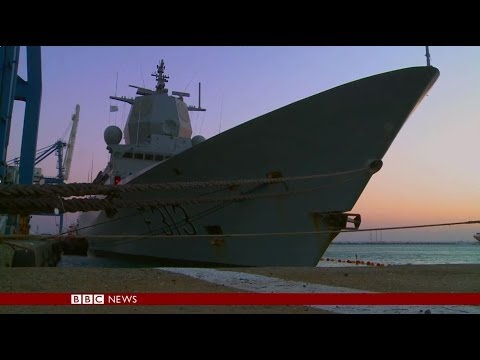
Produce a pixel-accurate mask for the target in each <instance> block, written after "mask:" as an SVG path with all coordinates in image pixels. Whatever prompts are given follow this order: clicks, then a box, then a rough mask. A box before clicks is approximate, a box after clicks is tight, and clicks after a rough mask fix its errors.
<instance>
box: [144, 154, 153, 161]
mask: <svg viewBox="0 0 480 360" xmlns="http://www.w3.org/2000/svg"><path fill="white" fill-rule="evenodd" d="M145 160H153V154H145Z"/></svg>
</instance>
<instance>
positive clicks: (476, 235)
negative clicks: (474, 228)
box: [473, 232, 480, 241]
mask: <svg viewBox="0 0 480 360" xmlns="http://www.w3.org/2000/svg"><path fill="white" fill-rule="evenodd" d="M473 237H474V238H475V239H476V240H478V241H480V232H478V233H476V234H475V235H473Z"/></svg>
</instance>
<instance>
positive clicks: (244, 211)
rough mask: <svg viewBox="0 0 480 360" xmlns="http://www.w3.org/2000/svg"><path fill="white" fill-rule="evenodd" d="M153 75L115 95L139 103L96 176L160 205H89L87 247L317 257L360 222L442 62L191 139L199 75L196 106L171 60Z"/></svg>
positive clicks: (158, 255)
mask: <svg viewBox="0 0 480 360" xmlns="http://www.w3.org/2000/svg"><path fill="white" fill-rule="evenodd" d="M152 75H153V76H155V79H156V87H155V89H153V90H152V89H148V88H144V87H138V86H132V85H130V86H131V87H133V88H136V90H137V91H136V96H135V97H134V98H128V97H123V96H122V97H117V96H111V98H112V99H115V100H118V101H122V102H126V103H128V104H130V105H131V108H130V112H129V115H128V119H127V122H126V125H125V128H124V130H123V132H122V130H121V129H120V128H119V127H116V126H109V127H108V128H107V129H106V130H105V133H104V138H105V142H106V144H107V150H108V151H109V153H110V160H109V162H108V164H107V166H106V167H105V169H104V170H103V171H101V172H100V173H99V175H98V176H97V178H96V179H95V180H94V182H95V183H98V184H110V185H116V186H125V185H141V184H144V185H152V186H151V187H147V188H146V190H144V191H140V192H132V193H130V192H124V193H122V194H121V196H122V199H124V200H126V201H128V200H135V201H148V200H155V199H157V200H158V201H163V202H159V205H152V206H148V207H132V208H122V209H117V210H116V211H90V212H84V213H82V214H81V216H80V218H79V227H78V229H79V230H78V233H79V235H80V236H85V237H86V238H87V239H88V241H89V253H90V254H92V255H94V256H122V257H131V258H137V259H141V258H143V259H152V260H155V261H156V262H157V263H158V264H161V265H165V266H316V265H317V263H318V262H319V260H320V258H321V257H322V255H323V254H324V252H325V251H326V249H327V248H328V246H329V244H330V243H331V242H332V241H333V239H335V237H336V236H337V235H338V234H339V233H340V232H341V231H345V230H348V231H355V229H358V228H359V226H360V224H361V215H360V214H353V213H350V211H351V210H352V208H353V207H354V205H355V203H356V202H357V200H358V199H359V197H360V195H361V194H362V192H363V190H364V189H365V187H366V185H367V184H368V182H369V180H370V178H371V177H372V176H373V175H374V174H375V173H376V172H378V171H379V170H380V169H381V167H382V165H383V162H382V159H383V157H384V155H385V153H386V152H387V150H388V148H389V147H390V145H391V144H392V142H393V140H394V139H395V137H396V136H397V134H398V132H399V131H400V129H401V128H402V126H403V124H404V123H405V121H406V120H407V118H408V117H409V116H410V114H411V113H412V112H413V111H414V109H415V108H416V106H417V105H418V104H419V103H420V102H421V100H422V99H423V98H424V96H425V95H426V94H427V92H428V91H429V89H430V88H431V86H432V85H433V84H434V83H435V81H436V80H437V78H438V76H439V70H438V69H437V68H435V67H433V66H418V67H410V68H404V69H399V70H395V71H390V72H386V73H382V74H377V75H374V76H370V77H366V78H363V79H360V80H356V81H353V82H350V83H347V84H344V85H341V86H338V87H335V88H332V89H330V90H327V91H324V92H321V93H318V94H315V95H312V96H310V97H307V98H304V99H302V100H299V101H296V102H293V103H291V104H288V105H286V106H284V107H281V108H279V109H276V110H274V111H271V112H269V113H267V114H264V115H261V116H259V117H256V118H254V119H252V120H249V121H246V122H244V123H242V124H241V125H239V126H236V127H234V128H231V129H229V130H227V131H224V132H222V133H219V134H218V135H216V136H213V137H211V138H209V139H205V138H204V137H202V136H201V135H196V136H193V137H192V126H191V122H190V118H189V112H190V111H205V109H204V108H202V107H201V100H200V91H201V87H200V84H199V99H198V106H191V105H190V106H189V105H187V104H186V103H185V101H184V100H185V98H186V97H189V95H190V94H188V93H185V92H178V91H172V92H171V93H169V90H168V89H167V88H166V83H167V82H168V79H169V78H168V76H167V75H165V64H164V61H163V60H162V61H161V62H160V63H159V65H157V70H156V72H154V73H153V74H152ZM122 138H124V143H123V144H121V142H122ZM155 184H158V185H161V184H166V185H168V186H165V187H161V188H155V187H154V186H153V185H155ZM99 235H103V236H105V237H101V236H99Z"/></svg>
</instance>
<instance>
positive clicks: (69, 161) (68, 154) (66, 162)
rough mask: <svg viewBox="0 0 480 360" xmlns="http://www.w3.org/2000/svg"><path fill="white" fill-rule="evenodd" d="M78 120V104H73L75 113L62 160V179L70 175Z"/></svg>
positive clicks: (66, 178)
mask: <svg viewBox="0 0 480 360" xmlns="http://www.w3.org/2000/svg"><path fill="white" fill-rule="evenodd" d="M79 120H80V105H78V104H77V106H75V114H73V116H72V121H73V123H72V130H71V131H70V138H69V139H68V143H67V150H66V152H65V160H64V161H63V167H64V169H65V176H64V179H65V180H68V176H69V175H70V166H71V165H72V157H73V148H74V146H75V138H76V136H77V128H78V121H79Z"/></svg>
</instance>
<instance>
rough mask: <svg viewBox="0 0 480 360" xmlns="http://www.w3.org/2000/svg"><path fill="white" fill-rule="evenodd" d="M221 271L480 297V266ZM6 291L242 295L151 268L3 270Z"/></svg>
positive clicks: (24, 309) (294, 310)
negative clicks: (470, 293)
mask: <svg viewBox="0 0 480 360" xmlns="http://www.w3.org/2000/svg"><path fill="white" fill-rule="evenodd" d="M217 270H219V269H217ZM221 270H223V271H236V272H239V271H240V272H245V273H251V274H259V275H265V276H270V277H276V278H280V279H285V280H292V281H301V282H306V283H311V284H323V285H330V286H338V287H347V288H352V289H359V290H366V291H375V292H447V293H456V292H459V293H461V292H480V265H403V266H388V267H355V266H354V267H335V268H326V267H322V268H229V269H221ZM0 292H30V293H31V292H68V293H107V292H108V293H116V292H118V293H142V292H144V293H149V292H181V293H183V292H212V293H223V292H242V291H241V290H238V289H236V288H231V287H227V286H224V285H219V284H213V283H210V282H206V281H202V280H199V279H194V278H191V277H189V276H185V275H180V274H174V273H170V272H166V271H161V270H158V269H151V268H143V269H132V268H129V269H119V268H2V269H0ZM7 313H9V314H12V313H42V314H45V313H119V314H124V313H130V314H132V313H133V314H137V313H138V314H140V313H155V314H189V313H208V314H217V313H218V314H223V313H244V314H245V313H268V314H276V313H282V314H284V313H291V314H324V313H329V312H328V311H325V310H319V309H315V308H312V307H307V306H78V305H76V306H73V305H72V306H0V314H7Z"/></svg>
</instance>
